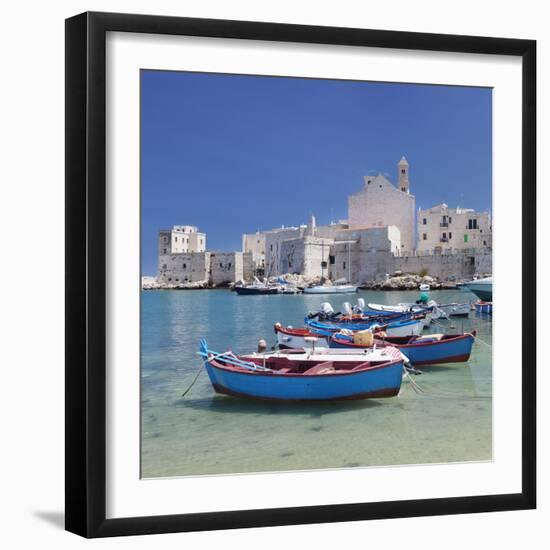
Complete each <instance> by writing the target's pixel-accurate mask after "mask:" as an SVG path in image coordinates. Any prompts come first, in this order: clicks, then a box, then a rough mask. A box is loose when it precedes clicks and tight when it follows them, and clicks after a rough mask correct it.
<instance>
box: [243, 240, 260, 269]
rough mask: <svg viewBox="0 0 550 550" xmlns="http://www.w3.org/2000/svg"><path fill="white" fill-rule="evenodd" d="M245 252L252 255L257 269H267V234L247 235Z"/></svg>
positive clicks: (244, 241)
mask: <svg viewBox="0 0 550 550" xmlns="http://www.w3.org/2000/svg"><path fill="white" fill-rule="evenodd" d="M243 252H244V253H250V254H251V256H252V262H253V263H254V266H255V267H256V268H258V269H259V268H264V267H265V233H260V232H259V231H258V232H256V233H245V234H244V235H243Z"/></svg>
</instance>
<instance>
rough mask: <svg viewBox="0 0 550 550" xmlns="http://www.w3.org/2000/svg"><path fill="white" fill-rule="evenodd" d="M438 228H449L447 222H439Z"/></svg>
mask: <svg viewBox="0 0 550 550" xmlns="http://www.w3.org/2000/svg"><path fill="white" fill-rule="evenodd" d="M439 227H449V222H441V223H440V224H439Z"/></svg>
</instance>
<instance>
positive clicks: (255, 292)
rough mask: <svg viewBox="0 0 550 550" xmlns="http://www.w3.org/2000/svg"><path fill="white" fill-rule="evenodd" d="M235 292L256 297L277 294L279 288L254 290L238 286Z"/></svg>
mask: <svg viewBox="0 0 550 550" xmlns="http://www.w3.org/2000/svg"><path fill="white" fill-rule="evenodd" d="M234 290H235V292H236V293H237V294H239V295H243V296H256V295H262V294H277V293H278V290H277V288H253V287H246V286H236V287H235V289H234Z"/></svg>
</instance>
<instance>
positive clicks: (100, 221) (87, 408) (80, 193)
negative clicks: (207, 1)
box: [65, 13, 536, 537]
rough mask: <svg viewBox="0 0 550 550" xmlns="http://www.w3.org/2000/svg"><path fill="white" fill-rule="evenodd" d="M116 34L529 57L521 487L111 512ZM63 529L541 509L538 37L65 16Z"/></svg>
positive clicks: (98, 532)
mask: <svg viewBox="0 0 550 550" xmlns="http://www.w3.org/2000/svg"><path fill="white" fill-rule="evenodd" d="M108 31H120V32H132V33H149V34H169V35H189V36H202V37H219V38H238V39H246V40H272V41H282V42H297V43H315V44H332V45H353V46H371V47H379V48H401V49H406V50H432V51H446V52H461V53H482V54H498V55H506V56H516V57H520V58H521V60H522V67H523V68H522V70H523V76H522V78H523V83H522V86H523V90H522V91H523V99H522V102H523V103H522V105H523V121H522V200H523V202H522V204H523V207H522V209H523V212H522V214H523V218H522V220H523V221H522V224H523V226H522V229H523V243H522V247H523V248H522V257H521V260H522V276H523V287H522V297H523V311H522V336H523V341H524V342H525V341H529V342H530V345H529V346H524V347H523V349H522V384H523V386H522V415H523V416H522V491H521V492H520V493H517V494H500V495H487V496H470V497H459V498H444V499H442V498H441V499H440V498H438V499H424V500H405V501H395V502H376V503H369V502H366V503H361V504H343V505H340V504H339V505H328V504H321V505H319V506H305V507H293V508H274V509H259V510H247V511H224V512H213V513H193V514H182V515H164V516H151V517H126V518H120V519H106V514H105V509H106V506H105V502H106V501H105V499H106V484H105V479H106V476H105V474H106V466H105V460H106V441H105V434H106V424H105V422H106V413H105V406H106V372H105V365H106V359H105V352H106V318H105V314H106V292H105V291H106V275H105V273H106V271H105V268H106V238H107V235H106V226H105V222H106V192H105V191H106V189H105V185H106V176H105V137H106V136H105V130H106V120H105V116H106V112H105V85H106V75H105V68H106V67H105V40H106V33H107V32H108ZM65 62H66V151H65V153H66V425H65V428H66V454H65V458H66V529H67V530H69V531H72V532H73V533H76V534H78V535H82V536H85V537H107V536H117V535H136V534H152V533H169V532H178V531H199V530H213V529H236V528H245V527H260V526H275V525H291V524H306V523H323V522H342V521H356V520H366V519H382V518H400V517H413V516H428V515H442V514H463V513H474V512H490V511H503V510H520V509H532V508H535V506H536V477H535V476H536V370H535V365H536V352H535V349H536V348H535V345H533V338H534V335H535V334H536V299H535V288H536V269H535V268H536V219H535V212H536V208H535V200H536V193H535V182H536V120H535V115H536V85H535V84H536V42H535V41H533V40H517V39H507V38H487V37H479V36H455V35H438V34H421V33H411V32H396V31H381V30H364V29H353V28H333V27H316V26H304V25H289V24H274V23H256V22H247V21H224V20H213V19H192V18H180V17H164V16H146V15H129V14H116V13H83V14H80V15H77V16H75V17H72V18H70V19H67V20H66V59H65Z"/></svg>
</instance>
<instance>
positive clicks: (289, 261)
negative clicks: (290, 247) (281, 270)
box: [288, 260, 292, 269]
mask: <svg viewBox="0 0 550 550" xmlns="http://www.w3.org/2000/svg"><path fill="white" fill-rule="evenodd" d="M288 267H289V269H290V268H291V267H292V261H291V260H288Z"/></svg>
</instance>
